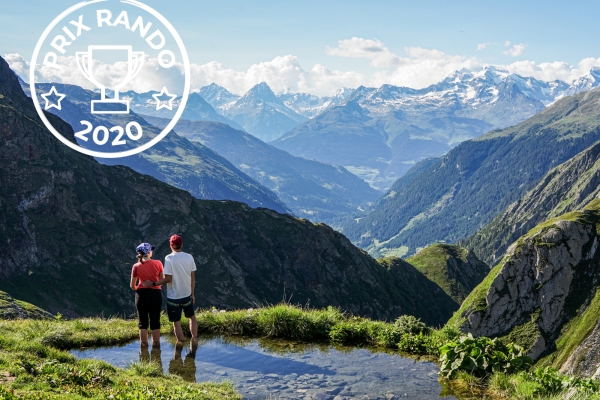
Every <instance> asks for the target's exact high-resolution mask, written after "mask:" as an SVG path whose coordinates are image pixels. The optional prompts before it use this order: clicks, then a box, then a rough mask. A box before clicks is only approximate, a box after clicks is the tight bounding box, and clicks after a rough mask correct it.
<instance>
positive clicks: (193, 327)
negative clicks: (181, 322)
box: [190, 315, 198, 342]
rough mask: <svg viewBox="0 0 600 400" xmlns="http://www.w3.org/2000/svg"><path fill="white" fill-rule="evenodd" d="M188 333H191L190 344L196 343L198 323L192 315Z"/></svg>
mask: <svg viewBox="0 0 600 400" xmlns="http://www.w3.org/2000/svg"><path fill="white" fill-rule="evenodd" d="M190 332H191V333H192V342H197V341H198V321H197V320H196V316H195V315H193V316H192V318H190Z"/></svg>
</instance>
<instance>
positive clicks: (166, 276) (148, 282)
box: [142, 273, 173, 287]
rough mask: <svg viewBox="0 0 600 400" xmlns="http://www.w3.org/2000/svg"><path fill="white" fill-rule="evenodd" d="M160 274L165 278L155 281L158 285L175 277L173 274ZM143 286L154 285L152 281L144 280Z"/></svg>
mask: <svg viewBox="0 0 600 400" xmlns="http://www.w3.org/2000/svg"><path fill="white" fill-rule="evenodd" d="M160 276H162V277H163V278H162V279H161V280H159V281H156V282H154V283H156V286H160V285H164V284H165V283H171V280H172V279H173V276H172V275H164V274H163V273H161V274H160ZM142 286H145V287H150V286H152V281H144V282H142Z"/></svg>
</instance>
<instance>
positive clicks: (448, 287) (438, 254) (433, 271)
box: [406, 243, 489, 305]
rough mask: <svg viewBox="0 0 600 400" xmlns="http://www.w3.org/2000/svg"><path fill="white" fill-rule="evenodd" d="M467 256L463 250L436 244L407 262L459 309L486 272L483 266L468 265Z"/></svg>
mask: <svg viewBox="0 0 600 400" xmlns="http://www.w3.org/2000/svg"><path fill="white" fill-rule="evenodd" d="M468 256H469V250H467V249H465V248H463V247H460V246H456V245H449V244H445V243H436V244H433V245H431V246H429V247H427V248H425V249H423V250H421V251H420V252H418V253H417V254H416V255H414V256H412V257H409V258H407V259H406V261H407V262H409V263H410V264H412V265H413V266H414V267H415V268H417V269H418V270H419V272H421V273H422V274H423V275H425V276H426V277H427V278H428V279H429V280H430V281H433V282H435V283H436V284H437V285H439V286H440V287H441V288H442V289H443V290H444V292H446V294H447V295H448V296H450V297H452V299H453V300H454V301H456V303H457V304H458V305H460V304H461V303H462V302H463V301H464V300H465V298H466V297H467V296H468V295H469V293H470V292H471V291H472V290H473V289H474V288H475V286H476V285H477V284H479V283H480V282H481V281H482V280H483V279H484V278H485V276H486V275H487V272H489V268H488V267H487V266H486V265H485V264H483V263H481V264H475V265H469V259H468Z"/></svg>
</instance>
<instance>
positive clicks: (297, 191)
mask: <svg viewBox="0 0 600 400" xmlns="http://www.w3.org/2000/svg"><path fill="white" fill-rule="evenodd" d="M146 118H147V119H148V121H149V122H150V123H151V124H153V125H156V126H164V125H165V124H166V123H167V121H168V120H164V119H160V118H152V117H146ZM175 131H176V132H177V133H178V134H180V135H182V136H185V137H186V138H187V139H189V140H191V141H194V142H199V143H202V144H203V145H205V146H207V147H209V148H211V149H213V150H215V151H216V152H218V153H219V154H221V155H222V156H223V157H225V158H227V160H229V161H230V162H231V163H233V164H234V165H235V166H237V167H238V168H239V169H240V170H242V171H244V172H245V173H246V174H248V175H250V176H251V177H252V178H254V179H256V180H257V181H258V182H260V183H261V184H263V185H264V186H266V187H268V188H269V189H271V190H272V191H273V192H275V193H276V194H277V196H278V197H279V198H280V199H281V200H283V202H285V204H286V205H287V206H288V207H289V208H290V209H291V210H292V211H293V212H294V214H296V215H298V216H300V217H304V218H308V219H310V220H312V221H324V222H327V223H329V224H333V225H338V224H339V221H340V219H342V217H344V216H347V215H352V214H354V213H356V212H357V211H358V210H361V209H362V210H366V209H367V208H368V207H369V206H370V205H371V203H372V202H373V201H375V200H376V199H377V198H378V197H379V196H380V195H381V193H380V192H377V191H376V190H374V189H373V188H371V187H370V186H369V185H368V184H367V183H365V182H364V181H363V180H361V179H359V178H358V177H356V176H355V175H353V174H351V173H350V172H348V171H347V170H346V169H344V168H341V167H337V166H332V165H328V164H323V163H320V162H317V161H311V160H306V159H303V158H300V157H295V156H292V155H290V154H289V153H286V152H285V151H283V150H279V149H277V148H275V147H273V146H270V145H268V144H266V143H264V142H262V141H260V140H259V139H257V138H256V137H254V136H252V135H250V134H248V133H246V132H243V131H240V130H236V129H233V128H231V127H229V126H227V125H223V124H219V123H213V122H200V121H186V120H180V121H179V123H178V124H177V125H176V127H175Z"/></svg>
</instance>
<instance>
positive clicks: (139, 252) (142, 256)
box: [137, 251, 145, 264]
mask: <svg viewBox="0 0 600 400" xmlns="http://www.w3.org/2000/svg"><path fill="white" fill-rule="evenodd" d="M144 257H145V255H144V253H142V252H141V251H138V252H137V259H138V262H139V263H141V264H143V263H144Z"/></svg>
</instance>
